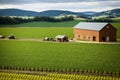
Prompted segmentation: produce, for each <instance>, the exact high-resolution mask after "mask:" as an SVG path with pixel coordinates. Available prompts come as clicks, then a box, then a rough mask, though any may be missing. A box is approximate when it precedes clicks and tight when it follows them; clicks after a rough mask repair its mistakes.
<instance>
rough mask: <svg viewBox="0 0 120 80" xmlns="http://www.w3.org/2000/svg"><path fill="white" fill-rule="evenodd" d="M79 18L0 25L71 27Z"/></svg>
mask: <svg viewBox="0 0 120 80" xmlns="http://www.w3.org/2000/svg"><path fill="white" fill-rule="evenodd" d="M80 21H81V20H74V21H66V22H28V23H23V24H17V25H0V27H73V26H75V25H76V24H77V23H79V22H80Z"/></svg>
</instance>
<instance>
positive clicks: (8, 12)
mask: <svg viewBox="0 0 120 80" xmlns="http://www.w3.org/2000/svg"><path fill="white" fill-rule="evenodd" d="M0 16H39V12H34V11H27V10H20V9H0Z"/></svg>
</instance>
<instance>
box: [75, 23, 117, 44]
mask: <svg viewBox="0 0 120 80" xmlns="http://www.w3.org/2000/svg"><path fill="white" fill-rule="evenodd" d="M73 29H74V39H80V40H88V41H97V42H105V41H116V35H117V34H116V32H117V29H116V28H115V27H114V26H113V25H111V24H110V23H98V22H80V23H79V24H77V25H76V26H74V28H73Z"/></svg>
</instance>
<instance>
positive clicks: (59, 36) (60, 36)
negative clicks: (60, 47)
mask: <svg viewBox="0 0 120 80" xmlns="http://www.w3.org/2000/svg"><path fill="white" fill-rule="evenodd" d="M64 37H65V35H57V36H56V37H55V38H61V39H62V38H64Z"/></svg>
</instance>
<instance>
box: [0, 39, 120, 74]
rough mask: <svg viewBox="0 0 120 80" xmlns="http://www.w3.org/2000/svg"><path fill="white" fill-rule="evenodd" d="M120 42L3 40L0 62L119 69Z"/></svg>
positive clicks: (15, 64) (33, 65)
mask: <svg viewBox="0 0 120 80" xmlns="http://www.w3.org/2000/svg"><path fill="white" fill-rule="evenodd" d="M119 50H120V45H119V44H118V45H117V44H115V45H114V44H111V45H110V44H83V43H55V42H34V41H14V40H13V41H12V40H11V41H9V40H6V41H5V40H0V66H13V67H15V66H16V67H30V68H31V67H33V68H34V67H35V68H45V69H46V68H47V69H48V68H50V69H84V70H99V71H110V72H120V54H119Z"/></svg>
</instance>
